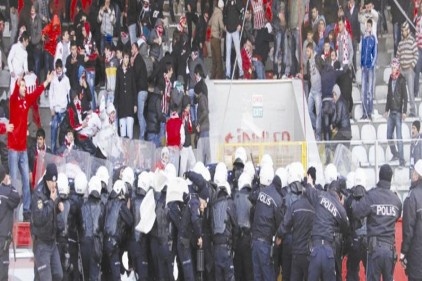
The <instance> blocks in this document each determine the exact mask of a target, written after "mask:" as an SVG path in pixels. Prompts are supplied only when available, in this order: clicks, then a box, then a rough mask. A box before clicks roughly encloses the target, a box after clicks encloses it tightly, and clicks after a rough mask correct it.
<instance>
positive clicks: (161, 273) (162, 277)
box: [151, 237, 174, 281]
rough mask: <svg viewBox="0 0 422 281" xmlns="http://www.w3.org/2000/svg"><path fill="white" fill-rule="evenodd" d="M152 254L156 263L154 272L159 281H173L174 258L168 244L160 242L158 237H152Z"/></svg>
mask: <svg viewBox="0 0 422 281" xmlns="http://www.w3.org/2000/svg"><path fill="white" fill-rule="evenodd" d="M151 253H152V259H153V262H154V270H155V272H156V276H157V277H158V280H159V281H172V280H174V278H173V261H174V256H173V255H172V253H171V252H170V249H169V244H168V243H167V242H164V243H163V242H162V241H159V239H158V238H157V237H151Z"/></svg>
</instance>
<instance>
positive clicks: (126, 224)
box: [103, 180, 133, 280]
mask: <svg viewBox="0 0 422 281" xmlns="http://www.w3.org/2000/svg"><path fill="white" fill-rule="evenodd" d="M125 189H126V188H125V184H124V182H123V181H122V180H117V181H116V182H115V183H114V185H113V191H112V192H111V193H110V196H109V199H108V201H107V205H106V207H105V209H106V215H105V223H104V241H105V243H104V252H105V256H104V258H105V259H106V264H107V266H108V267H107V268H108V270H109V272H103V274H108V275H106V276H111V277H112V279H113V280H120V253H119V251H120V249H121V248H122V245H123V243H124V242H125V241H124V238H125V237H126V234H127V233H129V231H130V229H131V228H132V225H133V216H132V213H131V212H130V210H129V208H128V206H127V202H126V190H125Z"/></svg>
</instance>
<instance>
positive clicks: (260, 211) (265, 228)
mask: <svg viewBox="0 0 422 281" xmlns="http://www.w3.org/2000/svg"><path fill="white" fill-rule="evenodd" d="M259 177H260V184H261V187H260V189H259V193H258V196H257V200H256V206H255V214H254V219H253V223H252V264H253V274H254V280H255V281H262V280H264V281H274V280H275V272H274V266H273V260H272V248H273V237H274V235H275V234H276V230H277V227H278V226H279V225H280V222H281V219H282V215H281V204H282V199H281V196H280V194H279V192H278V191H277V190H276V187H275V185H274V184H272V181H273V178H274V169H273V167H272V165H271V164H264V165H263V166H261V170H260V173H259Z"/></svg>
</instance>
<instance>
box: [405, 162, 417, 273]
mask: <svg viewBox="0 0 422 281" xmlns="http://www.w3.org/2000/svg"><path fill="white" fill-rule="evenodd" d="M411 179H412V186H411V187H410V192H409V195H408V196H407V197H406V199H404V202H403V227H402V235H403V241H402V244H401V253H400V262H401V264H402V265H403V267H404V269H405V272H406V275H407V276H408V278H409V280H410V281H413V280H418V279H420V277H421V276H422V268H421V266H420V261H421V259H422V221H421V217H420V215H419V210H420V209H421V208H422V206H421V203H422V160H418V161H417V162H416V164H415V168H414V170H413V173H412V178H411Z"/></svg>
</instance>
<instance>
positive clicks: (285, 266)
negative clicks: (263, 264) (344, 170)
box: [280, 181, 303, 281]
mask: <svg viewBox="0 0 422 281" xmlns="http://www.w3.org/2000/svg"><path fill="white" fill-rule="evenodd" d="M302 190H303V185H302V184H301V183H300V182H298V181H296V182H293V183H290V184H289V185H287V186H285V187H283V188H282V191H281V195H282V197H283V206H282V216H283V218H285V216H286V213H287V211H288V210H289V209H291V206H292V204H293V203H294V202H296V200H298V199H299V196H300V195H301V194H302ZM280 225H282V224H280ZM285 230H288V229H285ZM292 243H293V242H292V233H291V231H290V230H289V231H286V232H284V233H283V242H282V253H281V267H282V271H283V280H285V281H289V280H290V275H291V268H292Z"/></svg>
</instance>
